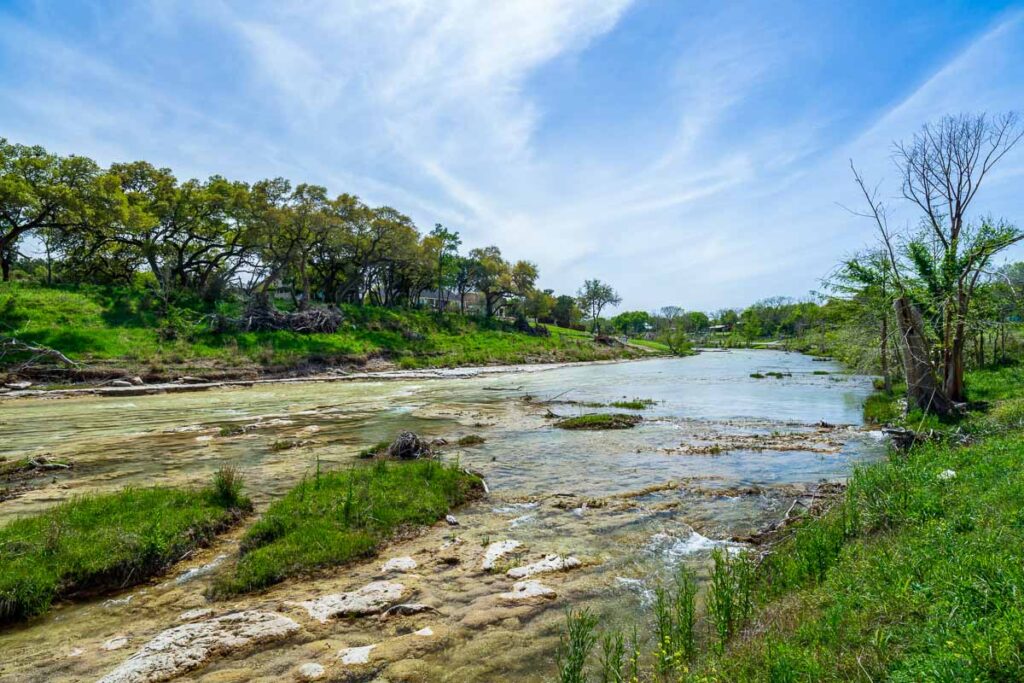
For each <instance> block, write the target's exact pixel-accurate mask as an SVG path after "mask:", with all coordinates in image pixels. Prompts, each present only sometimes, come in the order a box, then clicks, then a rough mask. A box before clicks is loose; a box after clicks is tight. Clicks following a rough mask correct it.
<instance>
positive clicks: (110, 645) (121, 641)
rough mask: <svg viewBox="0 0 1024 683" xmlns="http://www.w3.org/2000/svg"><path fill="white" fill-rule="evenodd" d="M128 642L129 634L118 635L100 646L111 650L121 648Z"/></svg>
mask: <svg viewBox="0 0 1024 683" xmlns="http://www.w3.org/2000/svg"><path fill="white" fill-rule="evenodd" d="M127 644H128V636H124V635H116V636H114V637H113V638H111V639H110V640H108V641H107V642H105V643H103V644H102V645H100V648H102V649H104V650H107V651H110V650H120V649H121V648H122V647H124V646H125V645H127Z"/></svg>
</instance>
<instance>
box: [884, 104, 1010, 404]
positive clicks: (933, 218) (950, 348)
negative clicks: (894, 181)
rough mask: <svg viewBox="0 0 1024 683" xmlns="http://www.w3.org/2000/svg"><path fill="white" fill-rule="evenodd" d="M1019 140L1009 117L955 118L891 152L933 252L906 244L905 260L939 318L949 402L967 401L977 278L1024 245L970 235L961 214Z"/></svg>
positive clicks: (1001, 236)
mask: <svg viewBox="0 0 1024 683" xmlns="http://www.w3.org/2000/svg"><path fill="white" fill-rule="evenodd" d="M1022 137H1024V127H1022V126H1021V125H1020V117H1019V116H1018V115H1017V114H1016V113H1014V112H1010V113H1007V114H1003V115H1001V116H996V117H989V116H987V115H985V114H978V115H969V114H960V115H958V116H946V117H944V118H942V119H941V120H939V121H938V122H936V123H928V124H925V125H924V126H923V127H922V128H921V130H920V131H919V132H918V133H917V134H915V135H914V137H913V139H912V140H911V141H910V142H909V143H906V144H903V143H900V144H898V145H896V162H897V165H898V167H899V169H900V172H901V175H902V188H903V196H904V197H905V198H906V199H907V200H909V201H911V202H912V203H913V204H914V205H916V206H917V207H918V208H919V209H920V210H921V211H922V213H923V214H924V222H925V224H926V225H927V227H928V229H929V233H930V234H929V237H930V239H929V240H928V242H931V244H928V243H926V242H925V241H924V240H923V239H921V240H915V241H913V242H912V243H911V251H910V258H911V260H912V262H913V264H914V266H915V268H916V269H917V271H918V274H919V275H921V276H922V277H923V278H924V279H926V281H927V282H926V284H927V285H928V286H929V287H930V288H931V292H930V293H931V296H932V298H933V301H934V304H935V307H936V309H937V311H938V314H939V315H940V316H941V325H942V327H941V330H942V334H941V355H942V374H943V387H944V390H945V393H946V396H947V397H948V398H949V399H950V400H953V401H964V400H966V396H965V393H964V363H963V352H964V347H965V344H966V325H967V317H968V313H969V309H970V303H971V298H972V296H973V294H974V290H975V288H976V286H977V283H978V281H979V278H980V276H981V273H982V271H983V269H984V268H985V267H987V265H988V264H989V262H990V261H991V258H992V256H994V255H995V254H996V253H998V252H999V251H1002V250H1003V249H1005V248H1006V247H1008V246H1010V245H1011V244H1013V243H1015V242H1017V241H1019V240H1021V239H1022V238H1024V233H1021V232H1020V231H1019V230H1017V229H1016V228H1014V227H1013V226H1010V225H1009V224H1007V223H1005V222H999V221H991V220H989V221H985V222H983V223H982V224H981V225H980V226H979V227H977V228H975V229H972V228H971V226H970V225H969V223H968V220H967V212H968V209H969V208H970V206H971V204H972V202H973V201H974V199H975V197H976V196H977V193H978V190H979V189H980V188H981V185H982V182H983V181H984V180H985V178H986V177H987V176H988V174H989V173H990V171H991V170H992V168H993V167H994V166H995V165H996V164H997V163H998V162H999V161H1000V160H1001V159H1002V158H1003V157H1004V156H1006V154H1007V153H1008V152H1009V151H1010V150H1011V149H1013V147H1014V146H1015V145H1016V144H1017V143H1018V142H1020V140H1021V138H1022ZM930 247H934V251H932V250H931V249H930Z"/></svg>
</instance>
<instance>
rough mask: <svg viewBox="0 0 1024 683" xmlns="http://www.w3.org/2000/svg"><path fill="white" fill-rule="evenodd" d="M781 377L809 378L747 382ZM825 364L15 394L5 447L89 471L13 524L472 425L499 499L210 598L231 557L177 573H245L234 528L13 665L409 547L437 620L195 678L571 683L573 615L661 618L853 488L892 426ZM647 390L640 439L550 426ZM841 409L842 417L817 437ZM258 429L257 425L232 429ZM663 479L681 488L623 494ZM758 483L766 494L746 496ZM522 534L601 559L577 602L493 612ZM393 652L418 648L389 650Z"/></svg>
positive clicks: (7, 668)
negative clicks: (412, 638) (561, 641)
mask: <svg viewBox="0 0 1024 683" xmlns="http://www.w3.org/2000/svg"><path fill="white" fill-rule="evenodd" d="M768 371H779V372H783V373H791V376H786V377H784V378H782V379H774V378H765V379H754V378H751V377H750V374H751V373H754V372H761V373H765V372H768ZM815 371H819V372H820V371H829V372H832V373H837V372H838V368H837V367H835V366H834V365H832V364H831V363H827V362H816V361H813V360H812V359H810V358H808V357H806V356H801V355H798V354H790V353H784V352H776V351H730V352H714V353H704V354H701V355H699V356H696V357H691V358H684V359H657V360H647V361H640V362H631V363H616V364H593V365H579V366H570V367H561V368H557V369H549V370H543V371H536V369H534V371H531V372H521V373H510V374H504V375H498V376H481V377H475V378H470V379H443V380H416V381H402V380H398V381H380V382H373V381H366V382H348V383H347V382H339V383H316V384H313V383H309V384H302V383H299V384H267V385H260V386H258V387H252V388H237V389H227V390H222V391H216V392H204V393H194V394H167V395H158V396H145V397H132V398H130V399H113V398H71V399H62V400H28V401H16V402H10V403H7V404H3V405H0V444H3V447H4V449H6V451H7V452H6V453H5V455H15V456H19V455H25V454H28V455H38V454H43V453H46V454H52V455H53V456H54V457H61V458H68V459H71V460H73V461H74V464H75V466H74V469H73V470H72V471H71V472H69V473H67V474H60V475H58V476H56V477H55V480H54V481H47V482H41V483H43V485H42V486H40V487H39V488H35V489H32V490H29V491H27V492H25V493H24V494H22V495H21V496H20V497H17V498H14V499H12V500H8V501H6V502H4V503H0V522H2V521H3V520H6V519H10V518H12V517H14V516H18V515H22V514H26V513H29V512H33V511H36V510H40V509H43V508H45V507H47V506H49V505H52V504H54V503H55V502H57V501H59V500H62V499H64V498H67V497H68V496H70V495H73V494H75V493H80V492H91V491H100V490H112V489H118V488H120V487H122V486H125V485H152V484H176V483H184V482H196V483H199V482H204V481H206V480H208V479H209V477H210V475H211V473H212V472H213V471H214V470H216V469H217V468H218V467H220V466H222V465H225V464H230V465H235V466H238V467H239V468H241V469H242V470H243V471H244V473H245V478H246V483H247V488H248V490H249V493H250V495H251V496H252V497H253V499H254V500H255V501H256V503H257V508H258V509H261V508H262V507H264V506H265V505H266V504H267V503H268V502H269V501H270V500H272V499H273V498H274V497H276V496H279V495H281V494H282V493H284V492H285V491H287V490H288V489H289V488H290V487H291V486H293V485H294V484H295V483H296V482H297V481H298V480H299V479H300V478H301V477H302V476H304V475H305V474H307V473H310V472H311V471H313V470H314V469H315V467H316V466H317V461H319V463H320V467H321V468H326V467H334V466H345V465H347V464H348V463H350V462H351V461H352V460H353V459H354V456H355V454H356V452H358V450H360V449H361V448H364V447H366V446H368V445H371V444H373V443H375V442H377V441H380V440H383V439H388V438H391V437H393V436H394V435H395V434H396V433H397V432H398V431H401V430H405V429H411V430H413V431H416V432H418V433H419V434H421V435H424V436H428V437H431V438H446V439H449V440H452V441H453V440H454V439H456V438H458V437H459V436H462V435H465V434H471V433H472V434H479V435H481V436H483V437H485V438H486V440H487V441H486V443H484V444H483V445H482V446H478V447H473V448H465V449H453V450H451V451H449V452H448V453H447V454H446V456H445V457H447V458H458V459H459V460H460V462H461V463H462V464H463V465H465V466H467V467H470V468H472V469H474V470H477V471H479V472H481V473H482V474H483V475H484V476H485V477H486V480H487V482H488V484H489V486H490V489H491V495H490V496H489V497H488V498H487V499H486V500H484V501H482V502H480V503H476V504H473V505H471V506H469V507H468V508H466V509H464V510H461V511H458V512H457V515H458V517H459V520H460V522H461V524H460V526H459V527H456V528H454V529H452V528H449V527H447V526H444V527H441V526H438V527H434V528H432V529H430V530H428V531H426V532H425V533H424V534H422V535H421V536H419V537H417V538H415V539H411V540H407V541H403V542H401V543H396V544H393V546H392V547H390V548H387V549H385V550H384V552H383V553H382V557H381V559H377V560H374V561H372V562H367V563H364V564H362V565H359V566H354V567H347V568H344V569H339V570H337V571H335V572H329V573H327V574H326V575H324V576H322V577H318V578H316V579H309V580H304V581H293V582H289V583H287V584H284V585H282V586H278V587H276V588H274V589H272V590H270V591H268V592H267V593H265V594H262V595H259V596H253V597H250V598H245V599H242V600H238V601H230V602H226V603H207V601H206V599H205V598H204V597H203V591H204V589H205V587H206V585H207V582H208V580H209V576H211V575H212V574H213V573H215V572H216V571H217V570H218V567H213V568H212V569H211V570H210V571H208V572H206V573H205V574H204V573H203V572H199V576H197V577H196V578H194V579H193V580H188V581H180V582H179V581H175V580H174V579H173V577H174V576H175V575H177V574H179V573H180V572H183V571H187V570H189V569H196V568H198V567H202V566H204V565H206V564H208V563H210V562H211V561H212V560H214V559H216V558H221V560H220V561H221V562H223V565H222V566H227V565H229V564H230V562H231V560H232V557H233V556H234V554H235V539H237V537H238V535H239V533H240V532H235V533H233V534H231V535H229V536H228V537H226V538H225V539H223V540H222V541H221V542H219V543H218V544H216V546H215V547H213V548H210V549H208V550H206V551H203V553H201V554H200V555H198V556H197V557H195V558H193V559H192V560H190V561H188V562H186V563H183V564H182V565H181V566H180V567H175V568H174V570H173V571H172V574H171V576H170V577H163V578H161V579H159V580H155V581H153V582H151V583H149V584H146V585H143V586H140V587H135V588H134V589H131V590H128V591H126V592H124V593H123V594H121V595H115V596H112V598H113V600H114V602H110V601H109V600H94V601H89V602H85V603H77V604H74V605H66V606H62V607H60V608H59V609H56V610H54V611H53V612H52V613H51V614H50V615H48V616H46V617H44V618H42V619H40V620H37V621H36V622H33V623H32V624H29V625H28V626H26V627H22V628H19V629H15V630H8V631H7V632H5V633H2V634H0V649H2V651H3V652H4V654H5V656H4V658H3V661H2V662H0V676H3V677H5V678H6V679H10V680H40V681H42V680H93V679H95V678H97V677H99V676H101V675H103V674H104V673H106V672H107V671H109V670H110V669H112V668H114V667H116V666H117V665H118V664H119V663H120V662H121V661H122V660H124V659H125V658H126V657H127V656H128V655H129V654H130V653H132V652H134V651H135V650H137V649H138V648H139V647H140V646H141V645H143V644H144V643H145V642H146V641H147V640H149V639H150V638H151V637H152V636H154V635H155V634H156V633H158V632H159V631H161V630H162V629H164V628H167V627H169V626H173V625H175V624H176V623H177V622H176V619H177V616H178V615H179V614H180V613H181V612H184V611H187V610H189V609H193V608H197V607H209V608H212V609H213V610H214V613H215V614H220V613H223V612H228V611H231V610H234V609H238V608H250V607H257V606H258V607H273V608H274V609H279V610H282V611H285V612H287V611H288V610H289V609H292V608H291V607H289V605H288V602H289V601H295V600H304V599H309V597H310V596H314V595H319V594H324V593H330V592H338V591H339V590H351V589H354V588H357V587H359V586H361V585H363V584H365V583H367V582H368V581H370V580H373V579H374V578H379V576H380V572H379V567H380V564H381V562H382V561H383V559H386V558H387V557H394V556H398V555H409V556H412V557H413V558H415V559H416V560H417V561H418V562H419V565H420V566H419V567H418V568H417V569H416V570H414V572H413V573H412V574H410V575H404V576H401V577H399V578H396V579H395V580H398V581H401V582H402V583H404V584H406V585H407V587H408V588H409V589H410V590H411V591H412V592H413V594H414V596H415V601H418V602H427V603H429V604H432V605H434V606H435V607H437V608H438V609H439V610H440V614H426V615H416V616H412V617H404V618H401V619H399V620H389V621H388V622H386V623H381V622H379V621H378V620H376V619H375V618H366V619H362V620H351V621H338V622H331V623H329V624H327V625H325V626H320V625H318V624H316V625H311V624H308V623H306V622H305V621H303V622H302V624H303V629H302V631H301V632H300V635H298V636H294V637H291V638H289V639H288V640H286V641H283V642H278V643H272V644H268V645H265V646H262V647H261V648H260V649H259V650H258V651H256V652H251V651H250V652H246V653H240V654H237V655H235V656H231V657H227V658H224V659H218V660H215V661H214V662H212V663H211V664H210V665H208V666H206V667H204V668H202V669H199V670H197V671H194V672H192V673H191V674H190V676H191V679H192V680H207V679H208V680H222V681H223V680H236V679H237V680H250V679H256V678H258V677H260V676H265V677H266V678H267V679H268V680H269V679H271V678H279V677H280V676H282V675H284V676H291V675H293V673H294V670H295V667H296V666H298V665H299V664H301V663H303V662H311V661H318V662H320V663H321V664H323V665H324V666H325V667H326V668H327V671H328V674H329V675H330V676H333V677H341V676H345V675H348V674H352V675H358V676H364V675H367V672H368V671H369V672H377V673H380V675H381V676H382V680H390V681H401V680H410V681H411V680H423V681H433V680H451V681H464V680H487V681H495V680H526V681H530V680H537V681H540V680H544V679H545V678H550V675H551V673H552V671H553V666H554V647H555V644H556V643H557V636H558V629H559V627H560V623H561V619H562V617H561V613H562V611H563V610H564V608H565V607H566V606H568V605H589V606H592V607H593V608H595V609H597V610H599V611H600V612H601V613H602V615H603V616H604V618H605V623H627V622H629V621H631V620H632V619H634V618H636V617H637V616H638V615H639V616H640V617H641V618H643V615H644V614H645V603H646V601H647V600H648V599H649V595H650V590H651V588H652V586H653V585H655V583H656V582H657V580H658V579H659V578H660V577H662V576H663V575H664V574H665V573H666V572H667V571H668V570H669V569H670V568H671V566H673V565H674V564H675V563H677V562H680V561H685V562H689V563H692V564H693V566H694V567H695V568H697V569H698V570H699V571H703V568H704V566H705V564H706V562H707V558H708V556H709V552H710V549H711V547H713V546H714V545H716V544H719V545H721V544H723V543H724V539H727V538H729V537H731V536H734V535H745V534H748V533H750V532H752V531H754V530H756V529H758V528H760V527H762V526H763V525H765V524H766V523H768V522H770V521H772V520H775V519H778V518H779V517H781V516H782V514H783V513H784V511H785V509H786V508H787V507H788V505H789V503H790V502H791V501H792V499H793V496H794V495H795V494H794V490H795V489H796V488H797V487H801V486H804V485H810V484H814V483H815V482H818V481H820V480H823V479H824V480H837V479H842V478H843V477H844V476H846V474H847V473H848V472H849V471H850V468H851V465H852V463H854V462H856V461H858V460H861V459H866V458H872V457H877V455H878V454H879V453H880V451H881V447H880V445H879V443H878V441H877V439H876V438H875V436H876V435H873V434H871V433H868V432H865V431H863V430H861V429H859V428H858V427H857V425H859V423H860V413H861V403H862V401H863V399H864V397H865V396H866V395H867V394H868V393H869V392H870V381H869V380H868V379H867V378H863V377H855V376H850V375H844V374H828V375H822V374H815ZM634 397H640V398H649V399H654V400H656V401H658V403H657V404H655V405H654V406H652V407H650V408H649V409H646V410H644V411H641V414H643V415H644V418H645V420H644V422H643V423H642V424H641V425H640V426H638V427H636V428H635V429H631V430H621V431H604V432H570V431H562V430H557V429H555V428H553V427H552V426H551V425H552V419H550V418H549V417H547V416H546V415H545V414H546V413H547V411H548V410H549V409H550V410H551V411H553V412H554V413H556V414H558V415H561V416H569V415H575V414H579V413H582V412H589V411H593V410H594V409H592V408H585V407H582V406H580V405H578V403H573V402H595V401H596V402H607V401H612V400H616V399H621V398H634ZM820 422H826V423H829V424H830V425H837V427H836V428H829V429H820V428H819V427H818V424H819V423H820ZM237 427H245V429H246V431H244V433H242V434H238V435H227V433H228V432H229V431H231V430H232V428H237ZM794 435H799V436H794ZM755 437H756V438H755ZM760 440H766V441H764V442H763V443H762V441H760ZM764 443H767V445H768V446H770V448H765V447H764V445H763V444H764ZM694 444H701V445H708V444H711V445H715V444H717V445H718V446H719V447H720V448H721V452H718V453H716V454H713V455H706V454H705V455H697V454H691V453H690V452H689V451H688V450H687V447H688V446H690V447H692V446H693V445H694ZM758 444H761V445H758ZM284 445H294V447H291V448H282V446H284ZM670 482H671V483H673V485H674V486H673V487H671V488H669V487H667V486H666V485H667V484H668V483H670ZM656 487H662V490H659V491H653V492H650V493H646V494H643V495H634V496H630V497H621V496H622V495H623V494H629V493H631V492H638V491H641V490H644V489H648V488H656ZM745 487H746V488H749V487H758V489H757V490H759V491H761V493H759V494H757V495H751V494H750V491H749V490H748V491H747V492H746V493H745V494H744V493H741V492H739V491H738V489H743V488H745ZM588 500H589V501H590V502H589V504H588V505H584V503H585V502H587V501H588ZM506 538H508V539H516V540H518V541H520V542H522V544H523V546H522V548H520V549H519V550H520V552H519V553H518V554H517V555H516V556H513V557H511V558H509V559H508V560H507V561H509V562H511V563H512V564H519V563H523V564H525V563H530V562H533V561H535V560H537V559H539V558H540V557H542V556H543V555H544V554H546V553H561V554H565V555H567V554H572V555H575V556H576V557H578V558H579V559H581V560H582V561H583V564H584V566H583V567H582V568H579V569H574V570H571V571H567V572H564V573H557V574H544V575H541V576H539V577H537V578H538V579H539V580H541V581H542V582H543V583H544V584H545V585H547V586H550V587H551V588H552V589H554V590H555V591H556V592H557V594H558V595H557V598H556V599H554V600H552V601H547V602H544V603H543V604H540V605H534V606H529V607H515V608H504V607H495V605H494V604H493V595H494V594H495V593H497V592H502V591H507V590H509V589H510V586H511V584H512V581H511V580H510V579H508V578H507V577H505V576H503V575H502V574H500V573H493V572H492V573H487V572H482V571H480V569H479V563H480V558H481V557H482V554H483V548H484V546H485V545H486V543H487V542H490V541H496V540H502V539H506ZM715 539H717V541H716V540H715ZM442 546H445V547H444V548H442ZM126 598H130V600H128V601H127V602H124V600H125V599H126ZM118 600H120V601H121V602H118ZM425 626H429V627H431V629H432V630H433V631H434V632H435V633H436V636H435V637H433V638H430V639H423V640H424V641H430V642H429V643H425V644H418V645H417V647H416V648H414V649H413V650H408V648H406V649H405V650H403V649H402V648H399V647H397V646H395V647H391V646H390V645H389V644H392V643H396V642H403V643H404V642H405V641H403V640H401V639H402V638H405V637H406V636H403V635H402V634H403V633H409V632H411V630H415V629H421V628H423V627H425ZM120 635H125V636H127V637H128V643H127V645H125V646H124V647H123V648H118V649H113V650H105V649H103V648H102V647H101V646H102V644H103V643H105V642H107V641H109V639H110V638H111V637H113V636H120ZM396 639H397V640H396ZM369 644H381V647H380V648H379V650H378V652H383V653H385V654H384V655H381V656H380V657H379V658H377V659H375V658H374V657H371V660H370V663H369V664H367V665H356V666H354V667H352V666H346V665H343V664H341V663H340V662H339V661H338V660H337V657H336V655H335V653H336V651H337V650H338V649H341V648H344V647H350V646H359V645H369ZM385 646H387V647H385ZM388 647H390V650H389V649H388ZM403 647H404V646H403ZM388 652H391V653H396V652H397V653H399V654H394V656H393V657H391V658H390V659H389V658H388V657H387V656H386V654H387V653H388ZM72 655H73V656H72ZM236 670H237V671H236ZM243 673H244V674H245V675H242V674H243ZM204 677H205V678H204ZM370 678H372V676H370ZM367 680H369V679H367Z"/></svg>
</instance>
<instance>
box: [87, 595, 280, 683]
mask: <svg viewBox="0 0 1024 683" xmlns="http://www.w3.org/2000/svg"><path fill="white" fill-rule="evenodd" d="M298 630H299V625H298V624H297V623H295V621H293V620H291V619H289V618H288V617H286V616H283V615H281V614H277V613H275V612H262V611H256V610H252V611H245V612H235V613H233V614H225V615H224V616H222V617H217V618H216V619H209V620H207V621H199V622H195V623H192V624H183V625H181V626H175V627H174V628H169V629H167V630H166V631H162V632H161V633H159V634H157V636H156V637H155V638H153V639H152V640H151V641H149V642H148V643H146V644H145V645H144V646H143V647H142V649H141V650H139V651H138V652H136V653H135V654H134V655H132V656H131V657H129V658H128V659H126V660H125V661H124V662H123V663H122V664H121V666H119V667H117V668H116V669H114V670H113V671H111V672H110V673H109V674H107V675H106V676H104V677H103V678H102V679H100V683H153V682H155V681H166V680H168V679H171V678H174V677H176V676H179V675H181V674H183V673H185V672H186V671H190V670H192V669H195V668H197V667H199V666H202V665H203V664H205V663H206V662H208V661H209V660H211V659H213V658H214V657H216V656H218V655H224V654H228V653H231V652H235V651H237V650H241V649H243V648H246V647H249V646H251V645H255V644H257V643H263V642H267V641H270V640H279V639H281V638H285V637H287V636H289V635H291V634H292V633H294V632H296V631H298Z"/></svg>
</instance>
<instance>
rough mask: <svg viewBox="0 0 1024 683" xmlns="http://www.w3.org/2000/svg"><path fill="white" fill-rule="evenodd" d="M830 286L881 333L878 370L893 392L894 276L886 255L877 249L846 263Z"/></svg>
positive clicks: (878, 335) (863, 321)
mask: <svg viewBox="0 0 1024 683" xmlns="http://www.w3.org/2000/svg"><path fill="white" fill-rule="evenodd" d="M826 284H827V286H828V287H829V288H830V289H831V290H832V291H834V292H836V293H837V294H839V295H840V296H845V297H847V299H848V300H849V301H850V302H851V303H853V304H854V305H855V307H856V310H857V312H858V315H857V318H858V319H859V320H860V321H861V322H862V324H864V325H866V326H869V327H873V328H875V329H877V330H878V332H877V339H878V345H877V348H878V367H879V370H880V372H881V375H882V382H883V388H884V389H885V391H890V390H891V389H892V372H891V371H890V366H889V345H890V341H891V340H890V332H889V330H890V320H891V318H892V294H893V289H894V287H893V272H892V266H891V264H890V263H889V259H888V258H887V256H886V254H885V252H884V251H882V250H880V249H873V250H868V251H865V252H863V253H861V254H857V255H855V256H854V257H853V258H850V259H848V260H847V261H846V262H844V263H843V264H842V265H841V266H840V268H839V270H838V271H837V272H836V273H835V274H834V275H833V276H832V277H831V278H830V279H829V280H828V281H827V283H826Z"/></svg>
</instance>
